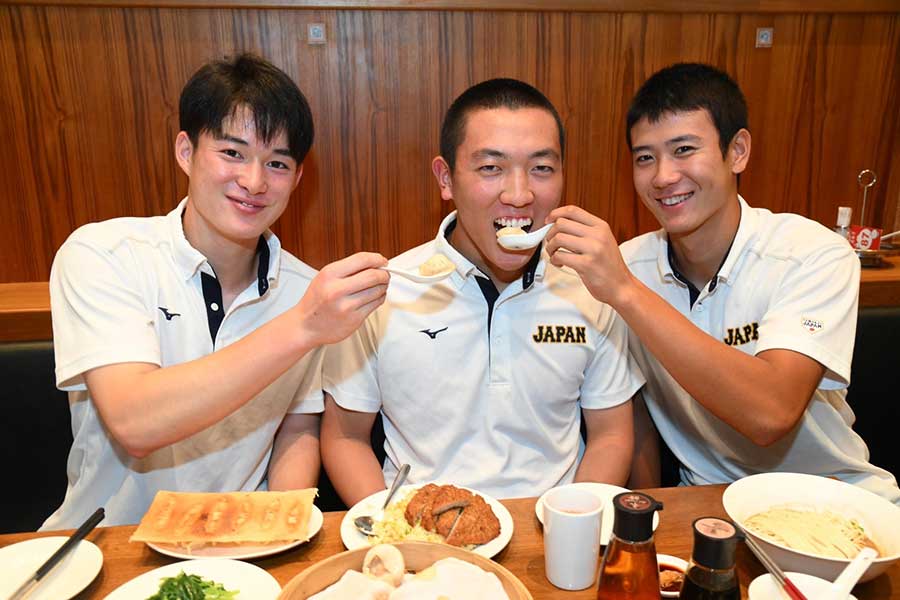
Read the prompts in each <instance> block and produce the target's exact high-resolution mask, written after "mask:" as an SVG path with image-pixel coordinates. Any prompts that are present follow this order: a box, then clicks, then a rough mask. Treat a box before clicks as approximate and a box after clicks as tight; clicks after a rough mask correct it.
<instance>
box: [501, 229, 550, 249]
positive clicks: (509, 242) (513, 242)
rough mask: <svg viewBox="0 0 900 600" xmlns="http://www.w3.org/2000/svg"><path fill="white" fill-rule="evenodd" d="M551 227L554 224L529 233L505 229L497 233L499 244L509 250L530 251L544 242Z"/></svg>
mask: <svg viewBox="0 0 900 600" xmlns="http://www.w3.org/2000/svg"><path fill="white" fill-rule="evenodd" d="M551 227H553V223H547V224H546V225H544V226H543V227H541V228H540V229H535V230H534V231H529V232H527V233H526V232H525V231H524V230H523V229H521V228H519V227H504V228H502V229H501V230H500V231H498V232H497V243H498V244H500V245H501V246H503V247H504V248H506V249H507V250H528V249H530V248H534V247H535V246H537V245H538V244H540V243H541V242H542V241H544V237H545V236H546V235H547V232H548V231H550V228H551Z"/></svg>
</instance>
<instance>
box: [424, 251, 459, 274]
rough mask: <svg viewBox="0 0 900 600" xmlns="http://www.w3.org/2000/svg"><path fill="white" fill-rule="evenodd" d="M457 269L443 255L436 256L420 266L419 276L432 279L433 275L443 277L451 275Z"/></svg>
mask: <svg viewBox="0 0 900 600" xmlns="http://www.w3.org/2000/svg"><path fill="white" fill-rule="evenodd" d="M455 268H456V265H454V264H453V261H451V260H450V259H449V258H447V257H446V256H444V255H443V254H435V255H434V256H432V257H431V258H429V259H428V260H426V261H425V262H423V263H422V264H421V265H419V275H422V276H423V277H431V276H432V275H441V274H443V273H449V272H450V271H452V270H453V269H455Z"/></svg>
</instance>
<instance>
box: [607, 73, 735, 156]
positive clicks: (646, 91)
mask: <svg viewBox="0 0 900 600" xmlns="http://www.w3.org/2000/svg"><path fill="white" fill-rule="evenodd" d="M701 109H705V110H706V111H707V112H709V116H710V117H711V118H712V122H713V124H714V125H715V127H716V130H717V131H718V132H719V148H720V149H721V150H722V156H723V157H724V156H726V155H727V154H728V146H729V144H731V140H732V138H733V137H734V134H736V133H737V132H738V131H740V130H741V129H747V130H748V131H749V127H748V125H747V101H746V99H744V94H743V93H741V88H739V87H738V84H737V83H735V82H734V80H733V79H732V78H731V77H729V76H728V74H727V73H725V72H724V71H720V70H719V69H717V68H715V67H713V66H710V65H705V64H701V63H677V64H674V65H671V66H668V67H666V68H664V69H662V70H660V71H657V72H656V73H654V74H653V75H651V76H650V79H648V80H647V81H645V82H644V85H642V86H641V89H639V90H638V91H637V94H635V96H634V99H633V100H632V101H631V106H629V107H628V116H627V118H626V120H625V138H626V139H627V140H628V148H629V149H632V145H631V128H632V127H634V125H635V123H637V122H638V121H640V120H641V119H643V118H645V117H646V119H647V120H648V121H650V122H651V123H655V122H657V121H659V119H660V118H661V117H662V116H663V115H664V114H665V113H676V112H690V111H695V110H701Z"/></svg>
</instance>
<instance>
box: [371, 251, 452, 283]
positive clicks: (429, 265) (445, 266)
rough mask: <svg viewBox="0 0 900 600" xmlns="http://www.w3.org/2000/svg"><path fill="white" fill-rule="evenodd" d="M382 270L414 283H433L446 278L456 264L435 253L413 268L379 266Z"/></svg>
mask: <svg viewBox="0 0 900 600" xmlns="http://www.w3.org/2000/svg"><path fill="white" fill-rule="evenodd" d="M379 268H380V269H381V270H382V271H387V272H388V273H393V274H394V275H399V276H400V277H405V278H406V279H409V280H410V281H415V282H416V283H435V282H437V281H441V280H442V279H446V278H447V277H449V276H450V273H452V272H453V271H455V270H456V265H454V264H453V261H451V260H450V259H449V258H447V257H446V256H444V255H443V254H435V255H434V256H432V257H431V258H429V259H428V260H426V261H425V262H423V263H422V264H421V265H419V266H418V267H417V268H415V269H401V268H399V267H379Z"/></svg>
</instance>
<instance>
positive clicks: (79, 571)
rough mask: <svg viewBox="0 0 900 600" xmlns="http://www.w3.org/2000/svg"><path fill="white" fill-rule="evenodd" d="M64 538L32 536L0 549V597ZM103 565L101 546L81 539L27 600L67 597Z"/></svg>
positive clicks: (64, 538) (12, 587)
mask: <svg viewBox="0 0 900 600" xmlns="http://www.w3.org/2000/svg"><path fill="white" fill-rule="evenodd" d="M67 539H69V538H68V537H66V536H58V535H57V536H51V537H42V538H34V539H32V540H26V541H24V542H19V543H18V544H10V545H9V546H6V547H4V548H0V598H6V597H8V596H10V595H12V593H13V592H14V591H16V590H17V589H18V588H19V586H20V585H22V584H23V583H25V580H26V579H27V578H29V577H31V576H32V575H33V574H34V572H35V571H36V570H37V568H38V567H40V566H41V565H42V564H44V561H45V560H47V559H48V558H50V555H51V554H53V553H54V552H56V551H57V550H58V549H59V547H60V546H62V545H63V544H64V543H65V542H66V540H67ZM102 566H103V553H102V552H100V548H98V547H97V546H96V545H95V544H93V543H92V542H89V541H87V540H81V541H80V542H79V543H78V545H77V546H75V548H74V549H72V550H70V551H69V553H68V554H67V555H66V556H65V557H63V559H62V560H61V561H60V562H59V563H58V564H57V565H56V566H55V567H54V568H53V570H52V571H50V572H49V573H48V574H47V575H45V576H44V578H43V579H41V580H40V581H39V582H38V584H37V585H35V586H34V587H33V588H32V589H31V593H30V594H28V600H68V598H72V597H73V596H75V594H77V593H78V592H80V591H81V590H83V589H84V588H86V587H87V586H88V585H90V583H91V582H92V581H93V580H94V577H96V576H97V573H99V572H100V568H101V567H102Z"/></svg>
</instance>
